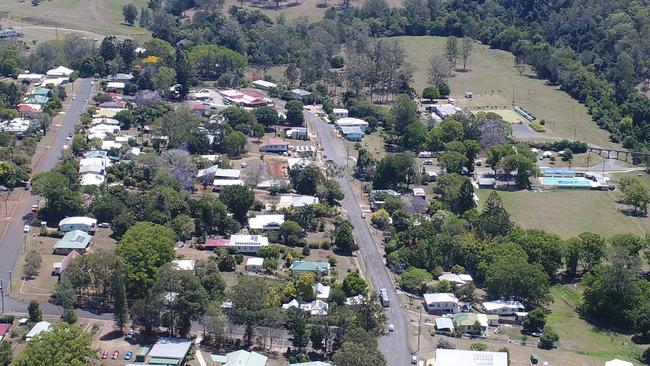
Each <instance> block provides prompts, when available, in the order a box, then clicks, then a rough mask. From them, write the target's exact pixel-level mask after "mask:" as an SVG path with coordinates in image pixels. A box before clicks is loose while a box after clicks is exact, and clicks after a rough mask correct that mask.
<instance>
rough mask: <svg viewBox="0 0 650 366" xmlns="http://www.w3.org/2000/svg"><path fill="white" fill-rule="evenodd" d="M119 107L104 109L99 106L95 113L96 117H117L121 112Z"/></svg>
mask: <svg viewBox="0 0 650 366" xmlns="http://www.w3.org/2000/svg"><path fill="white" fill-rule="evenodd" d="M119 111H120V110H118V109H104V108H98V109H97V110H96V111H95V114H93V117H94V118H115V115H116V114H117V113H118V112H119Z"/></svg>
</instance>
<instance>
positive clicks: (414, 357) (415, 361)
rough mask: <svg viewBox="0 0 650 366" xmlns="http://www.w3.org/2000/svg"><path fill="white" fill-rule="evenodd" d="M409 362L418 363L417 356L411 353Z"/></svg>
mask: <svg viewBox="0 0 650 366" xmlns="http://www.w3.org/2000/svg"><path fill="white" fill-rule="evenodd" d="M411 363H412V364H414V365H415V364H416V363H418V356H417V355H411Z"/></svg>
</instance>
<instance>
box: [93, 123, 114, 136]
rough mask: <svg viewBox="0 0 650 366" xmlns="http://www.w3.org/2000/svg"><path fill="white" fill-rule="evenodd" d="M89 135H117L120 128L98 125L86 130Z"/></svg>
mask: <svg viewBox="0 0 650 366" xmlns="http://www.w3.org/2000/svg"><path fill="white" fill-rule="evenodd" d="M88 133H89V135H92V134H102V133H103V134H105V135H117V134H118V133H120V126H114V125H105V124H98V125H95V126H92V127H91V128H90V129H89V130H88Z"/></svg>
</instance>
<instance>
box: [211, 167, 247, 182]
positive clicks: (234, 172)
mask: <svg viewBox="0 0 650 366" xmlns="http://www.w3.org/2000/svg"><path fill="white" fill-rule="evenodd" d="M240 176H241V170H238V169H221V168H217V169H215V170H214V179H230V180H237V179H239V177H240Z"/></svg>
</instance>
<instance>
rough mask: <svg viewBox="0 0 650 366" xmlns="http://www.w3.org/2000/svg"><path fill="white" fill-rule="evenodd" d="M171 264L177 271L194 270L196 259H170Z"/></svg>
mask: <svg viewBox="0 0 650 366" xmlns="http://www.w3.org/2000/svg"><path fill="white" fill-rule="evenodd" d="M172 265H173V266H174V269H176V270H178V271H194V266H196V261H195V260H194V259H176V260H173V261H172Z"/></svg>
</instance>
